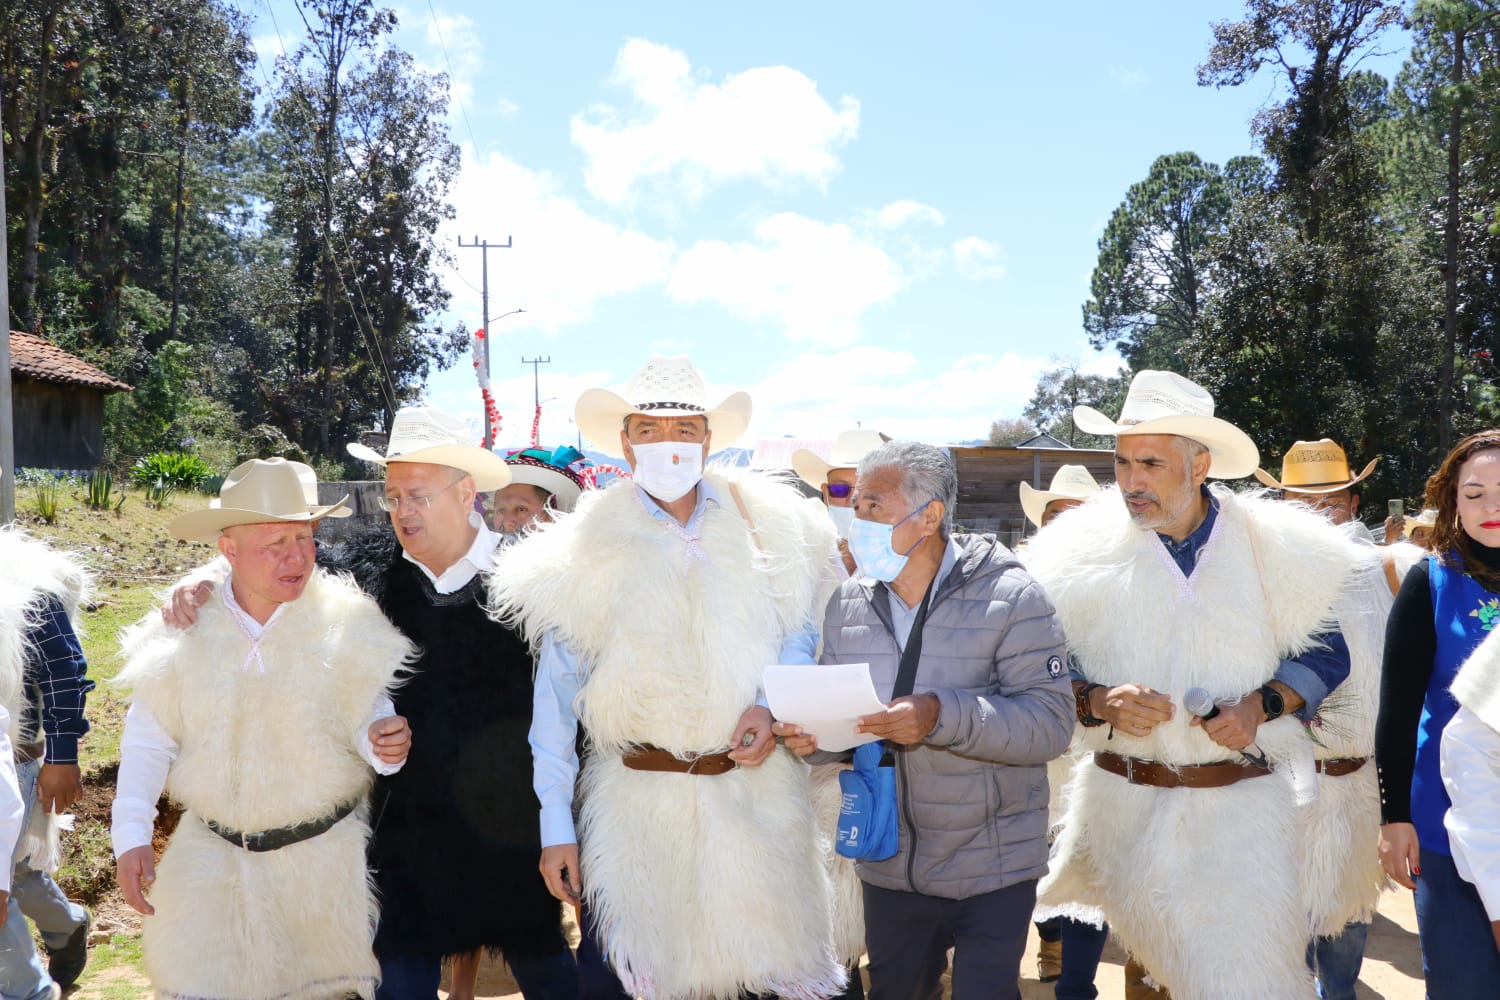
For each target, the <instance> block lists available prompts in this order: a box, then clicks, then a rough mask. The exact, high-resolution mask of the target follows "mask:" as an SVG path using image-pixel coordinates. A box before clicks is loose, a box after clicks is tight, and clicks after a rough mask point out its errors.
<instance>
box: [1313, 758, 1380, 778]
mask: <svg viewBox="0 0 1500 1000" xmlns="http://www.w3.org/2000/svg"><path fill="white" fill-rule="evenodd" d="M1369 759H1370V758H1368V757H1330V758H1329V759H1327V760H1319V761H1314V762H1313V766H1315V767H1316V768H1317V769H1318V773H1319V774H1326V775H1328V776H1329V777H1330V778H1338V777H1341V776H1343V775H1345V774H1353V773H1354V772H1355V771H1358V770H1359V769H1360V768H1362V767H1364V766H1365V763H1366V762H1367V761H1368V760H1369Z"/></svg>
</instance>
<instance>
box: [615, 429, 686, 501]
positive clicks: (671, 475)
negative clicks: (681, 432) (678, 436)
mask: <svg viewBox="0 0 1500 1000" xmlns="http://www.w3.org/2000/svg"><path fill="white" fill-rule="evenodd" d="M630 450H631V451H633V452H635V461H634V462H633V463H632V464H631V468H630V472H631V477H632V478H633V479H634V480H635V484H636V485H637V486H639V487H640V488H641V489H643V490H645V491H646V492H647V493H649V494H651V495H652V496H653V497H655V498H656V499H658V500H660V501H661V502H662V503H671V502H672V501H674V500H680V499H682V498H683V497H685V496H687V495H688V494H689V493H690V492H692V489H693V487H694V486H697V485H698V480H700V479H702V478H703V445H702V444H693V443H692V442H690V441H659V442H656V443H655V444H635V445H631V446H630Z"/></svg>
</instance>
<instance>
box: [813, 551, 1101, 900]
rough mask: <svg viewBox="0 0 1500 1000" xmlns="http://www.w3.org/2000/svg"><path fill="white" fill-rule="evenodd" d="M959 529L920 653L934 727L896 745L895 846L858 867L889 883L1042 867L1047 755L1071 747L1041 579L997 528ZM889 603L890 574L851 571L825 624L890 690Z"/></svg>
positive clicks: (1034, 873)
mask: <svg viewBox="0 0 1500 1000" xmlns="http://www.w3.org/2000/svg"><path fill="white" fill-rule="evenodd" d="M955 538H956V540H957V543H958V545H959V546H960V548H961V550H962V555H961V556H960V557H959V559H958V562H957V564H956V565H955V566H954V567H953V569H952V570H951V571H950V572H949V573H948V575H947V576H946V577H944V578H943V579H941V580H939V581H938V584H937V588H936V589H935V590H934V592H933V595H932V599H931V601H930V605H929V607H928V611H927V625H926V628H925V629H923V632H922V656H921V659H920V660H919V661H918V664H917V679H916V686H915V692H916V693H919V694H920V693H923V692H929V693H931V694H935V695H937V697H938V701H939V703H940V705H941V708H940V710H939V712H938V721H937V726H936V727H935V728H934V729H933V731H932V733H931V735H929V736H928V737H927V740H926V742H924V743H921V744H919V745H916V746H911V747H896V748H894V749H895V750H896V754H895V757H896V794H897V797H898V799H899V810H898V813H899V815H900V827H901V838H900V843H901V847H900V850H899V851H898V852H897V853H896V856H895V857H892V858H889V859H887V860H885V861H867V862H860V863H859V865H858V872H859V876H860V878H862V879H864V881H866V882H868V883H870V884H871V885H874V886H879V887H881V888H884V889H898V890H905V891H913V892H920V893H924V894H926V895H930V896H941V897H944V898H948V899H967V898H968V897H971V896H977V895H980V894H981V893H986V892H993V891H995V890H997V889H1003V888H1005V887H1006V886H1010V885H1014V884H1016V883H1018V882H1024V881H1026V880H1027V879H1034V878H1040V877H1041V876H1042V875H1043V874H1045V873H1046V871H1047V767H1046V764H1047V761H1049V760H1051V759H1052V758H1054V757H1057V756H1059V755H1061V754H1062V753H1063V751H1064V750H1066V749H1067V747H1068V741H1069V739H1070V738H1071V737H1072V735H1073V721H1074V706H1073V695H1072V689H1071V686H1070V683H1069V680H1068V672H1067V667H1066V664H1067V654H1066V653H1065V651H1064V648H1063V633H1062V626H1061V625H1060V624H1059V623H1058V620H1057V616H1056V614H1055V613H1054V612H1053V608H1052V602H1051V601H1050V600H1048V598H1047V595H1046V594H1045V593H1043V591H1042V588H1041V586H1040V585H1039V584H1038V583H1037V582H1036V581H1035V580H1033V579H1032V578H1031V576H1030V575H1029V574H1027V572H1026V570H1025V569H1023V568H1022V566H1021V564H1020V562H1018V561H1017V560H1016V557H1015V556H1014V555H1013V554H1012V553H1011V551H1010V550H1009V549H1007V548H1006V547H1005V546H1003V545H1001V544H1000V543H999V542H997V541H996V540H995V539H994V538H993V537H991V536H989V535H966V536H955ZM890 601H891V596H890V593H889V591H888V590H887V588H886V585H885V584H883V583H873V582H872V581H870V580H861V579H858V578H856V579H851V580H849V581H847V582H845V583H844V585H843V586H842V587H841V588H840V589H839V591H838V592H837V593H836V594H834V595H833V598H832V599H831V600H830V601H829V602H828V610H827V614H826V617H825V620H824V623H823V656H822V662H824V663H864V662H868V663H869V664H870V676H871V678H872V679H873V680H874V682H875V691H876V693H877V694H878V695H880V696H881V697H882V698H887V699H888V698H889V697H890V693H891V688H892V687H894V685H895V682H896V672H897V670H898V668H899V666H900V662H901V650H900V648H899V647H898V646H897V644H896V637H895V632H894V630H893V628H892V625H891V612H890ZM820 756H821V755H820ZM843 756H844V757H846V758H847V754H845V755H843ZM815 759H817V758H815ZM825 759H826V758H825Z"/></svg>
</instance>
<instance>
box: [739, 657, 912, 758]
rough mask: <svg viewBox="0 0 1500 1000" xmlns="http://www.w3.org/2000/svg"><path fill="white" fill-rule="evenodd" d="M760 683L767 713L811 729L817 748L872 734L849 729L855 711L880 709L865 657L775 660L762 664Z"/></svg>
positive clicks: (857, 741)
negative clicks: (792, 661) (763, 671)
mask: <svg viewBox="0 0 1500 1000" xmlns="http://www.w3.org/2000/svg"><path fill="white" fill-rule="evenodd" d="M764 685H765V692H766V701H767V703H768V704H770V706H771V714H772V715H774V716H776V719H777V720H778V721H780V722H790V723H792V724H793V725H795V726H801V727H802V730H803V732H808V733H812V734H813V735H814V736H816V737H817V738H818V749H820V750H848V749H850V748H851V747H857V746H860V745H861V744H864V743H872V742H874V741H875V740H876V739H877V737H874V736H871V735H870V734H869V733H856V732H855V731H854V723H855V722H857V721H858V720H859V718H860V716H863V715H873V714H874V713H876V712H880V711H884V709H885V702H883V701H881V700H880V699H879V698H878V697H877V696H876V694H875V685H874V684H873V683H872V682H871V681H870V665H869V664H868V663H831V664H827V665H820V664H812V665H805V664H785V663H781V664H776V665H774V666H769V667H767V668H766V675H765V680H764Z"/></svg>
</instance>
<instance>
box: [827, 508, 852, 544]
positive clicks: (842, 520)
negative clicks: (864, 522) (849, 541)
mask: <svg viewBox="0 0 1500 1000" xmlns="http://www.w3.org/2000/svg"><path fill="white" fill-rule="evenodd" d="M828 519H829V520H830V521H832V522H833V530H834V531H836V532H838V536H839V537H840V538H848V537H849V525H851V524H853V523H854V508H853V507H835V506H834V505H833V504H829V505H828Z"/></svg>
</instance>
